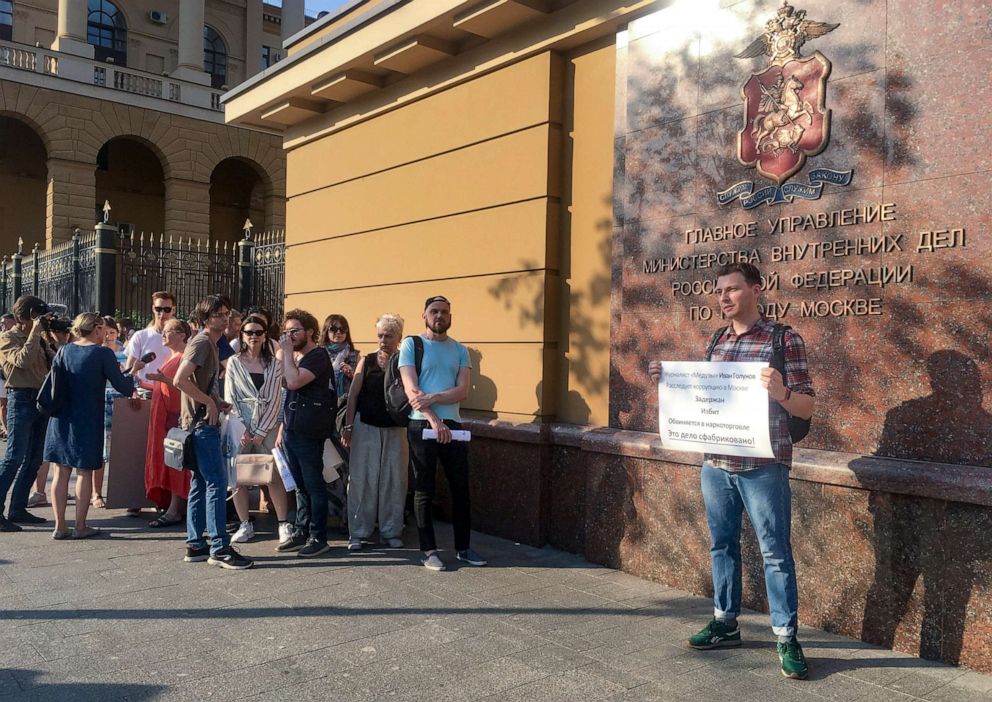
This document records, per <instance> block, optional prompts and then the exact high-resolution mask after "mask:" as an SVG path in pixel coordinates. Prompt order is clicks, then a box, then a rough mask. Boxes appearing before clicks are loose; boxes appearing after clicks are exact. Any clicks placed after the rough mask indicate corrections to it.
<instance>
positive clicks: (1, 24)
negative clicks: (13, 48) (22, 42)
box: [0, 0, 14, 41]
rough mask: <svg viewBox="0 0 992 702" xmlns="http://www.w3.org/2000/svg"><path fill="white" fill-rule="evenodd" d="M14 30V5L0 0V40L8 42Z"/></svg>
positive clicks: (6, 0) (8, 1)
mask: <svg viewBox="0 0 992 702" xmlns="http://www.w3.org/2000/svg"><path fill="white" fill-rule="evenodd" d="M13 28H14V3H13V2H12V0H0V39H3V40H4V41H10V39H11V37H12V36H13Z"/></svg>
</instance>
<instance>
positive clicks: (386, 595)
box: [0, 506, 992, 702]
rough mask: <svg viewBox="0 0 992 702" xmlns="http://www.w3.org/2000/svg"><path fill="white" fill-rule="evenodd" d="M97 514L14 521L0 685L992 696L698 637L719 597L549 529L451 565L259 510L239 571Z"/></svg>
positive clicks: (899, 670) (811, 645) (751, 617)
mask: <svg viewBox="0 0 992 702" xmlns="http://www.w3.org/2000/svg"><path fill="white" fill-rule="evenodd" d="M70 510H71V506H70ZM37 512H38V513H41V514H47V513H48V510H47V509H45V510H37ZM149 516H150V515H146V519H147V518H148V517H149ZM93 517H94V524H95V525H98V526H100V527H102V528H104V529H107V530H108V531H109V532H110V536H109V537H101V538H97V539H92V540H87V541H76V542H72V541H62V542H55V541H52V540H51V538H50V530H49V529H42V528H28V529H26V530H25V532H23V533H21V534H2V535H0V537H2V538H0V702H7V701H13V700H18V701H22V700H23V701H25V702H27V701H37V702H42V701H45V702H51V701H53V700H72V702H88V701H90V700H99V701H100V702H105V701H107V700H228V699H230V700H235V699H237V700H259V701H261V700H276V701H278V700H293V701H294V702H303V701H305V700H349V701H354V700H397V701H407V700H431V701H432V702H434V701H442V700H507V701H509V700H519V701H521V702H523V701H528V702H529V701H536V700H561V701H563V702H573V701H581V702H590V701H592V700H613V701H617V702H619V701H623V702H634V701H635V700H636V701H641V700H694V701H700V700H735V701H736V700H761V701H762V702H768V701H770V700H775V701H776V702H778V701H780V700H815V699H819V698H827V699H832V700H850V701H853V700H864V701H866V702H867V701H869V700H879V701H881V700H915V699H923V700H932V701H935V702H936V701H938V700H939V701H941V702H953V701H958V700H976V699H992V677H989V676H983V675H978V674H976V673H972V672H969V671H966V670H964V669H960V668H952V667H948V666H943V665H938V664H934V663H929V662H926V661H921V660H918V659H916V658H912V657H908V656H902V655H899V654H893V653H892V652H890V651H885V650H882V649H879V648H876V647H873V646H869V645H866V644H863V643H861V642H859V641H852V640H850V639H846V638H843V637H840V636H835V635H831V634H827V633H824V632H822V631H817V630H809V629H807V630H805V632H804V636H803V643H804V644H805V647H806V653H807V656H808V658H809V660H810V666H811V670H812V675H811V679H810V680H808V681H805V682H798V681H791V680H785V679H784V678H782V676H781V675H780V673H779V670H778V665H777V663H778V660H777V657H776V654H775V647H774V640H773V637H772V636H771V632H770V631H769V629H768V626H767V618H766V616H765V615H760V614H756V613H746V614H745V616H743V617H742V620H741V623H742V627H743V634H744V637H745V640H746V642H745V644H744V646H742V647H741V648H740V649H732V650H723V651H716V652H697V651H692V650H689V649H687V648H686V647H685V646H684V644H683V641H684V639H685V638H686V636H687V635H688V634H690V633H692V632H694V631H695V630H696V629H698V628H699V627H700V626H701V625H702V624H703V623H705V622H706V620H707V619H708V617H709V616H710V612H711V609H710V608H711V605H710V602H709V601H708V600H706V599H704V598H700V597H693V596H691V595H689V594H687V593H685V592H680V591H678V590H673V589H670V588H666V587H664V586H661V585H657V584H654V583H650V582H647V581H644V580H641V579H638V578H635V577H632V576H629V575H626V574H624V573H620V572H617V571H613V570H609V569H606V568H601V567H598V566H595V565H592V564H590V563H588V562H586V561H584V560H583V559H581V558H579V557H577V556H574V555H571V554H567V553H563V552H560V551H556V550H553V549H550V548H545V549H536V548H531V547H527V546H520V545H517V544H514V543H512V542H509V541H504V540H501V539H496V538H492V537H488V536H484V535H475V536H474V537H473V539H474V542H473V545H474V546H475V547H476V548H477V549H478V550H479V551H480V552H482V553H484V554H485V555H487V556H488V557H490V558H491V565H490V566H489V567H486V568H472V567H468V566H465V567H457V566H456V565H454V558H453V556H454V554H453V552H452V551H451V549H450V543H449V544H448V545H447V547H446V550H445V552H444V554H443V555H444V557H445V560H446V561H447V562H449V563H451V564H452V568H451V569H450V570H449V571H447V572H443V573H433V572H429V571H427V570H426V569H425V568H423V567H421V566H420V565H419V561H418V559H417V557H418V553H417V551H416V550H414V549H410V548H408V549H400V550H390V549H381V548H378V547H367V549H366V550H365V551H364V552H361V553H349V552H347V551H346V550H345V543H344V541H337V542H335V543H334V546H335V548H334V549H333V550H332V551H331V553H330V554H329V555H328V557H325V558H320V559H316V560H310V561H307V560H304V559H301V558H297V557H295V556H293V555H289V556H286V555H278V554H276V553H275V552H274V551H273V547H274V545H275V541H274V540H273V539H274V535H273V533H272V532H273V527H274V523H272V522H270V521H269V520H268V518H267V517H264V516H262V517H259V518H258V520H257V528H258V531H259V536H258V537H256V541H255V542H254V543H251V544H246V545H244V547H243V548H242V551H243V552H244V553H246V554H248V555H250V556H252V557H254V558H255V559H256V567H255V568H254V569H252V570H249V571H243V572H232V571H224V570H221V569H219V568H216V567H213V566H209V565H207V564H206V563H197V564H186V563H183V562H182V560H181V557H182V555H183V539H184V532H183V531H180V530H179V529H172V530H168V531H165V532H161V531H155V530H151V529H147V528H145V526H144V525H145V523H146V522H145V520H143V519H135V518H129V517H127V516H125V515H124V514H123V513H121V512H115V511H98V512H95V513H93ZM441 534H444V535H450V528H449V527H448V526H447V525H443V524H441V525H439V535H441ZM414 538H415V535H414V534H413V533H412V532H408V533H407V542H408V543H410V544H412V543H414Z"/></svg>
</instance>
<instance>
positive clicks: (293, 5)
mask: <svg viewBox="0 0 992 702" xmlns="http://www.w3.org/2000/svg"><path fill="white" fill-rule="evenodd" d="M301 29H303V0H282V41H283V46H285V44H286V40H287V39H289V38H290V37H291V36H293V35H294V34H296V33H297V32H298V31H300V30H301Z"/></svg>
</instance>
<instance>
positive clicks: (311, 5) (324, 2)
mask: <svg viewBox="0 0 992 702" xmlns="http://www.w3.org/2000/svg"><path fill="white" fill-rule="evenodd" d="M269 1H270V2H273V4H276V5H282V0H269ZM345 2H347V0H304V4H305V5H306V8H307V14H308V15H310V16H311V17H312V16H315V15H316V14H317V13H318V12H321V11H323V10H328V11H330V10H334V9H337V8H339V7H341V6H342V5H344V4H345Z"/></svg>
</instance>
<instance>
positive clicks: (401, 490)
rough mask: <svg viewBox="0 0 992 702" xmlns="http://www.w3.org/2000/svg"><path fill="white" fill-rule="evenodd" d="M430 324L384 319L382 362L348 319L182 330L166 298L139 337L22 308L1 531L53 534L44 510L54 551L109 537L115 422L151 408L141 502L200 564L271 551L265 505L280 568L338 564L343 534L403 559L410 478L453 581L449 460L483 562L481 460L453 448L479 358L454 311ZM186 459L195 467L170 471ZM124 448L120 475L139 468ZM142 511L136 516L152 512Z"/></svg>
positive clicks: (8, 369) (8, 350) (473, 556)
mask: <svg viewBox="0 0 992 702" xmlns="http://www.w3.org/2000/svg"><path fill="white" fill-rule="evenodd" d="M60 321H62V323H61V324H60V323H59V322H60ZM423 321H424V325H425V328H424V331H423V333H422V334H420V335H419V336H418V337H417V340H416V341H414V338H413V337H407V338H406V339H404V338H403V330H404V320H403V319H402V318H401V317H400V316H399V315H396V314H383V315H382V316H381V317H380V318H379V319H378V320H377V322H376V326H375V332H376V338H377V340H378V344H377V348H376V349H375V350H374V351H371V352H370V353H368V354H366V355H362V354H361V353H360V352H359V350H358V349H357V348H356V347H355V344H354V343H353V341H352V335H351V329H350V327H349V324H348V320H347V319H346V318H345V317H344V316H343V315H340V314H331V315H329V316H327V318H326V319H325V321H324V323H323V325H320V324H319V323H318V320H317V319H316V318H315V317H314V316H313V315H312V314H310V313H309V312H307V311H305V310H300V309H295V310H291V311H289V312H287V313H286V314H285V316H284V318H283V319H282V320H275V319H273V316H272V314H271V312H269V311H268V310H266V309H264V308H262V307H251V308H249V309H246V310H243V311H239V310H235V309H233V307H232V304H231V302H230V300H228V299H227V298H226V297H223V296H220V295H212V296H208V297H206V298H205V299H203V300H201V301H199V302H198V303H197V304H196V306H195V307H194V309H193V310H192V311H191V314H190V315H189V318H188V319H187V320H183V319H181V318H180V316H179V315H178V309H177V300H176V296H175V295H174V294H173V293H171V292H168V291H161V292H156V293H154V294H153V295H152V300H151V318H150V321H149V323H148V324H147V326H145V327H144V328H143V329H140V330H137V331H135V330H133V329H131V328H130V323H129V321H127V320H122V321H121V322H120V323H119V322H118V321H117V320H115V319H114V318H112V317H106V316H100V315H98V314H96V313H92V312H85V313H82V314H80V315H78V316H77V317H76V318H75V319H74V320H73V321H72V324H71V327H69V325H68V324H66V323H65V322H64V320H56V319H54V317H53V313H52V311H51V308H50V307H49V306H48V305H47V304H46V303H45V301H43V300H41V299H39V298H37V297H34V296H31V295H25V296H22V297H20V298H19V299H18V300H17V301H15V303H14V305H13V308H12V310H11V312H10V313H9V314H8V315H6V316H5V317H4V318H3V324H4V331H3V332H2V333H0V370H2V372H3V393H2V394H3V398H0V399H2V405H0V417H2V420H3V427H4V432H5V434H6V438H7V448H6V452H5V454H4V456H3V460H2V462H0V532H6V533H15V532H19V531H21V530H22V525H39V526H40V525H44V524H47V523H48V521H49V520H48V519H47V518H46V517H44V516H40V515H39V514H36V513H34V512H32V511H30V510H32V509H37V508H39V507H44V506H45V505H46V504H48V500H49V499H50V504H51V507H52V512H53V516H54V530H53V531H52V538H53V539H55V540H60V541H61V540H71V539H87V538H93V537H97V536H100V535H102V534H104V531H103V530H101V529H100V528H99V527H97V526H94V525H93V524H92V521H93V519H92V511H91V510H92V509H102V508H104V507H105V505H106V503H105V499H104V496H103V485H104V467H105V466H106V465H108V463H109V461H110V457H111V444H112V442H113V431H112V428H113V426H114V414H115V408H117V409H116V412H121V411H122V410H121V407H122V406H125V407H126V406H128V405H130V408H131V409H132V410H134V411H140V410H142V409H143V407H142V403H148V405H149V407H148V413H147V416H148V426H147V440H146V443H145V447H144V455H143V458H144V493H145V496H146V497H147V500H148V502H150V503H151V504H153V505H155V507H156V508H157V512H156V514H155V515H154V517H153V518H152V519H151V520H150V521H148V522H147V526H148V528H150V529H164V528H168V527H173V526H178V525H181V524H183V523H185V525H186V532H187V533H186V550H185V555H184V556H183V559H184V560H185V561H186V562H189V563H193V562H199V561H207V562H209V563H210V564H212V565H217V566H220V567H222V568H226V569H232V570H242V569H246V568H250V567H251V566H252V565H253V561H252V560H251V559H249V558H247V557H246V556H244V555H242V554H241V553H239V552H238V551H237V550H236V549H235V548H234V547H233V546H232V543H245V542H249V541H253V540H256V539H258V538H259V537H260V536H261V534H260V533H258V532H256V530H255V516H253V515H252V510H251V508H252V504H253V501H252V499H251V498H252V496H253V494H254V491H255V490H258V493H259V504H258V509H259V510H263V511H268V510H271V511H273V512H274V514H275V519H276V522H277V524H278V526H277V528H276V529H275V530H274V532H275V533H276V534H277V543H276V544H275V550H276V551H277V552H279V553H290V552H295V554H296V555H297V556H298V557H303V558H313V557H317V556H321V555H324V554H326V553H327V552H328V551H329V548H330V547H329V544H328V529H329V528H338V529H340V530H342V533H343V534H344V535H346V536H347V549H348V550H350V551H360V550H362V549H363V548H364V547H365V545H366V544H368V543H370V542H371V541H372V539H373V537H374V536H375V534H376V533H377V534H378V540H379V541H380V542H381V543H382V544H383V545H385V546H388V547H390V548H402V547H403V546H404V543H403V530H404V516H405V514H406V509H405V508H406V504H407V497H408V482H409V481H408V475H409V473H410V472H412V474H413V481H414V490H413V505H414V514H415V517H416V522H417V529H418V536H419V540H420V548H421V550H422V551H423V557H422V562H423V564H424V566H426V567H427V568H428V569H430V570H435V571H437V570H443V569H444V568H445V564H444V562H443V561H442V560H441V558H440V555H439V552H438V548H437V543H436V540H435V535H434V527H433V523H432V503H433V499H434V493H435V484H434V483H435V472H436V468H437V464H438V461H440V463H441V465H442V466H443V468H444V471H445V475H446V478H447V480H448V482H449V484H450V486H451V490H450V492H451V495H452V514H453V516H454V519H453V521H454V534H455V546H456V558H457V559H458V560H460V561H463V562H465V563H468V564H471V565H476V566H482V565H485V564H486V561H485V559H484V558H482V557H481V556H480V555H479V554H478V553H476V552H475V551H474V550H472V548H471V546H470V543H469V535H470V511H471V510H470V504H469V494H468V469H469V467H468V446H467V443H466V442H465V441H460V440H454V439H453V434H452V432H453V431H454V432H455V436H456V437H457V435H458V434H459V433H460V429H461V424H460V421H461V417H460V413H459V405H460V403H461V402H462V401H463V400H464V399H465V398H466V397H467V395H468V388H469V384H470V379H471V366H470V362H469V356H468V352H467V350H466V348H465V347H464V346H463V345H462V344H460V343H458V342H457V341H455V340H454V339H452V338H451V337H449V336H448V334H447V332H448V329H449V327H450V325H451V305H450V302H449V301H448V300H447V299H445V298H444V297H441V296H435V297H431V298H429V299H428V300H427V301H426V302H425V305H424V313H423ZM67 327H69V328H67ZM415 347H416V351H415ZM391 364H392V365H393V367H394V369H398V373H399V375H400V376H401V378H402V395H404V396H405V404H404V405H402V406H401V408H400V413H399V414H397V411H396V408H395V407H394V408H390V407H388V406H387V405H388V397H387V395H388V393H387V392H386V390H387V387H388V383H389V382H390V365H391ZM128 398H129V399H128ZM425 430H427V433H426V434H425ZM428 437H429V438H428ZM170 442H171V443H170ZM177 442H178V443H177ZM170 446H171V447H172V448H171V449H170ZM176 446H180V447H181V449H176ZM177 450H178V453H179V454H181V464H182V465H181V466H176V465H173V464H174V463H175V461H174V460H173V461H172V462H171V463H170V456H171V455H172V454H174V453H176V451H177ZM122 451H123V449H122ZM122 451H118V452H115V455H116V458H115V460H118V461H121V460H128V458H122V456H125V455H126V454H124V453H122ZM170 451H171V453H170ZM129 458H134V459H136V460H140V457H129ZM49 466H53V467H54V477H53V480H52V482H51V486H50V489H49V490H48V491H47V494H46V489H45V488H46V485H47V483H48V472H49ZM113 469H114V466H113V465H112V464H111V465H110V470H111V472H112V473H113ZM73 472H75V474H76V479H75V514H74V520H73V522H72V526H71V527H70V526H69V522H67V518H66V511H67V507H68V503H69V484H70V480H71V478H72V474H73ZM114 477H115V476H112V477H111V478H110V479H111V480H113V479H114ZM121 479H123V478H121ZM32 488H33V491H32ZM8 495H9V507H8V509H7V510H6V514H5V515H4V514H3V508H4V506H5V505H6V503H7V499H8ZM128 513H129V514H131V515H133V516H136V517H140V516H142V509H141V507H140V506H139V505H135V506H133V507H132V508H130V509H128ZM229 515H230V516H229ZM88 518H89V521H88Z"/></svg>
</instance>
